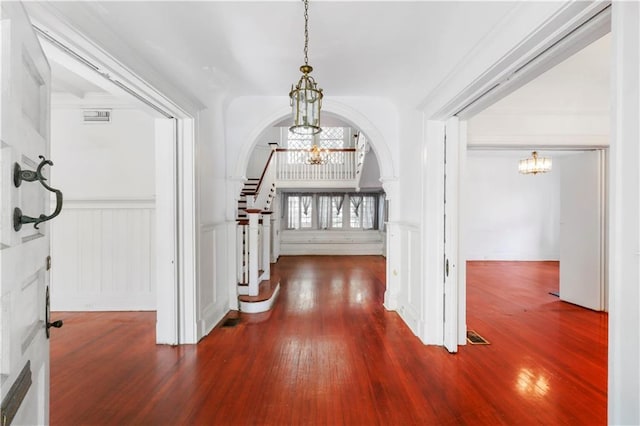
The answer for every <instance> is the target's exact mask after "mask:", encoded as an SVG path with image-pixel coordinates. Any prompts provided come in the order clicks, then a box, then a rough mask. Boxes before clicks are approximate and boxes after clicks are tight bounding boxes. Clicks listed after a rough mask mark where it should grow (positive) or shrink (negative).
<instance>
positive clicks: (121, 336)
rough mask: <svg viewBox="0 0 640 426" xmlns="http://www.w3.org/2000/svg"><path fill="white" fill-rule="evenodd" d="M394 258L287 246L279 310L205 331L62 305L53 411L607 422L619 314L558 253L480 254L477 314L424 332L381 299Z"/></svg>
mask: <svg viewBox="0 0 640 426" xmlns="http://www.w3.org/2000/svg"><path fill="white" fill-rule="evenodd" d="M384 271H385V265H384V259H383V258H380V257H374V256H362V257H360V256H359V257H283V258H281V259H280V261H279V262H278V263H277V264H276V265H275V267H274V275H278V276H280V277H281V281H282V292H281V295H280V299H279V301H278V302H277V304H276V307H275V309H274V310H273V311H272V313H271V314H270V315H266V316H262V317H258V318H257V319H255V320H253V321H250V320H249V319H248V318H247V317H246V316H245V317H241V321H240V323H239V325H237V326H235V327H228V328H221V327H218V328H216V329H214V330H213V331H212V333H211V334H210V335H209V336H207V337H206V338H205V339H203V340H202V342H201V343H200V344H199V345H197V346H181V347H168V346H156V345H155V344H154V327H155V315H154V314H153V313H90V314H85V313H57V314H56V315H55V316H54V318H55V319H58V318H63V319H64V320H65V325H64V327H63V328H62V329H59V330H54V331H53V336H52V340H51V423H52V424H53V425H80V424H100V425H103V424H113V425H145V424H149V425H151V424H153V425H182V424H187V425H462V424H468V425H498V424H504V425H516V424H518V425H528V424H536V425H540V424H542V425H602V424H606V378H607V315H606V314H602V313H596V312H592V311H588V310H585V309H582V308H579V307H576V306H573V305H570V304H566V303H563V302H560V301H559V300H558V299H557V298H556V297H554V296H552V295H549V294H548V292H549V291H554V290H557V286H558V265H557V263H555V262H543V263H533V262H513V263H500V262H470V263H469V265H468V325H469V328H470V329H473V330H475V331H477V332H478V333H479V334H481V335H482V336H483V337H485V338H486V339H487V340H489V341H490V342H491V344H490V345H484V346H481V345H467V346H465V347H461V348H460V352H459V353H458V354H456V355H450V354H448V353H447V352H446V351H445V350H444V349H442V348H440V347H434V346H424V345H422V344H421V343H420V341H419V340H418V339H417V338H416V337H415V336H413V334H412V333H411V332H410V331H409V329H408V328H407V327H406V326H405V325H404V323H403V322H402V320H401V319H400V318H399V317H398V315H397V314H395V313H394V312H386V311H385V310H384V309H383V307H382V299H383V293H384V287H385V283H384Z"/></svg>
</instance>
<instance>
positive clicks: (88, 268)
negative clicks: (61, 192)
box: [51, 200, 156, 311]
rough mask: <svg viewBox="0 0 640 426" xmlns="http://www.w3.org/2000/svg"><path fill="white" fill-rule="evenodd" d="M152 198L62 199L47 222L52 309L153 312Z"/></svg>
mask: <svg viewBox="0 0 640 426" xmlns="http://www.w3.org/2000/svg"><path fill="white" fill-rule="evenodd" d="M154 217H155V203H154V201H153V200H65V204H64V208H63V210H62V213H61V214H60V216H59V217H58V218H56V220H54V221H52V225H51V226H52V232H51V257H52V269H51V309H52V310H56V311H122V310H155V309H156V287H155V278H154V274H155V272H154V271H155V266H154V263H155V254H154V253H155V235H154V234H155V232H154V229H155V228H154V226H155V224H154V220H155V219H154Z"/></svg>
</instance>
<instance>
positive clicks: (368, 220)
mask: <svg viewBox="0 0 640 426" xmlns="http://www.w3.org/2000/svg"><path fill="white" fill-rule="evenodd" d="M361 211H362V229H374V228H375V226H376V197H375V196H374V195H365V196H363V197H362V209H361Z"/></svg>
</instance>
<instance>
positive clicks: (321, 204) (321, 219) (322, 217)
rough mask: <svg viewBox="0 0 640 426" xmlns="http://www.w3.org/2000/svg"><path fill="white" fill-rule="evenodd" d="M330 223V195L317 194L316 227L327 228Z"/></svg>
mask: <svg viewBox="0 0 640 426" xmlns="http://www.w3.org/2000/svg"><path fill="white" fill-rule="evenodd" d="M330 224H331V196H329V195H319V196H318V228H319V229H328V228H329V226H330Z"/></svg>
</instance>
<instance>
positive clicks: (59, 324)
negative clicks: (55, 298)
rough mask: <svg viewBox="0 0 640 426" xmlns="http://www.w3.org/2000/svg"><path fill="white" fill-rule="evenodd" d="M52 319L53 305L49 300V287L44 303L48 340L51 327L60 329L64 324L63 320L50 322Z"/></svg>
mask: <svg viewBox="0 0 640 426" xmlns="http://www.w3.org/2000/svg"><path fill="white" fill-rule="evenodd" d="M50 318H51V305H50V298H49V286H47V290H46V292H45V302H44V322H45V324H46V329H45V332H46V334H47V339H48V338H49V329H50V328H51V327H53V328H60V327H62V326H63V324H64V323H63V322H62V320H57V321H54V322H50V321H49V319H50Z"/></svg>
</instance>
